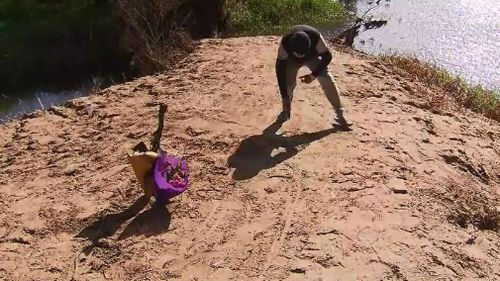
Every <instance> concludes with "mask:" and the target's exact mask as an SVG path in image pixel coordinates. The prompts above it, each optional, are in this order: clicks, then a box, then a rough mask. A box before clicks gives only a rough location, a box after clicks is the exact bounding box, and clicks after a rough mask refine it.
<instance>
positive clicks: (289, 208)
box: [262, 167, 304, 274]
mask: <svg viewBox="0 0 500 281" xmlns="http://www.w3.org/2000/svg"><path fill="white" fill-rule="evenodd" d="M295 168H297V167H295ZM298 182H299V183H300V184H299V185H296V186H295V188H296V191H295V194H294V195H292V196H290V197H288V200H287V204H286V205H285V207H284V209H285V210H286V213H285V214H284V215H283V217H285V224H284V226H283V229H282V230H281V233H280V236H279V238H278V239H276V240H274V241H273V243H272V245H271V250H270V251H269V256H268V258H267V261H266V264H265V266H264V270H263V272H262V274H265V273H266V272H267V270H268V269H269V267H271V265H272V262H273V260H274V259H275V258H276V256H277V255H278V252H279V250H280V248H281V247H282V246H283V241H284V240H285V236H286V233H287V232H288V230H289V229H290V226H291V224H292V220H293V218H294V215H295V209H296V208H297V205H298V203H299V200H300V195H301V193H302V187H303V185H304V184H303V182H302V180H299V181H298Z"/></svg>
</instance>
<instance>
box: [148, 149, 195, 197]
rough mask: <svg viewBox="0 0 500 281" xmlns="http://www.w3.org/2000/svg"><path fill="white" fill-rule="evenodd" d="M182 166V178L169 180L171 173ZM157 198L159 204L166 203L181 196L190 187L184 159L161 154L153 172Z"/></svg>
mask: <svg viewBox="0 0 500 281" xmlns="http://www.w3.org/2000/svg"><path fill="white" fill-rule="evenodd" d="M179 165H180V171H181V177H179V178H177V179H173V178H171V179H168V176H167V171H168V172H170V171H171V170H172V169H175V168H176V167H178V166H179ZM153 178H154V182H155V196H156V200H157V201H158V203H166V202H167V201H168V200H169V199H171V198H173V197H175V196H178V195H180V194H181V193H183V192H184V191H186V189H187V188H188V186H189V172H188V169H187V163H186V161H185V160H184V159H182V158H180V157H176V156H174V155H169V154H163V153H162V154H160V155H159V156H158V159H157V160H156V162H155V167H154V170H153Z"/></svg>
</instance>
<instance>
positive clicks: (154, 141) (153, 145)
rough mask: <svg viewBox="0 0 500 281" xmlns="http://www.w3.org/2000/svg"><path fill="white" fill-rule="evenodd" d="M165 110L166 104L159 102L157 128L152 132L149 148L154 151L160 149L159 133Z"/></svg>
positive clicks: (161, 131)
mask: <svg viewBox="0 0 500 281" xmlns="http://www.w3.org/2000/svg"><path fill="white" fill-rule="evenodd" d="M165 112H167V105H166V104H163V103H160V108H159V112H158V128H157V129H156V131H155V132H154V133H153V137H152V139H151V150H152V151H154V152H158V150H159V149H160V140H161V135H162V133H163V123H164V118H165Z"/></svg>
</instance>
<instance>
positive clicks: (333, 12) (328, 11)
mask: <svg viewBox="0 0 500 281" xmlns="http://www.w3.org/2000/svg"><path fill="white" fill-rule="evenodd" d="M226 10H227V12H228V14H229V17H228V20H229V22H228V30H229V33H232V34H239V35H255V34H273V33H277V32H282V31H284V30H286V29H287V28H289V27H290V26H293V25H296V24H309V25H313V26H322V25H328V24H340V23H341V22H342V21H343V20H344V18H345V13H344V7H343V5H342V4H341V3H339V2H337V1H335V0H240V1H238V0H228V1H227V2H226Z"/></svg>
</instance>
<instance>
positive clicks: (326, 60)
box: [312, 35, 332, 77]
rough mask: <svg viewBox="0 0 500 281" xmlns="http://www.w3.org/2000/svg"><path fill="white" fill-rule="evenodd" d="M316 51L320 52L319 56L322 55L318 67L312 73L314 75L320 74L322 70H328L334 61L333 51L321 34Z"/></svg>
mask: <svg viewBox="0 0 500 281" xmlns="http://www.w3.org/2000/svg"><path fill="white" fill-rule="evenodd" d="M316 52H318V54H319V56H320V57H321V63H320V64H319V66H318V68H317V69H315V70H314V71H313V72H312V75H313V76H314V77H317V76H319V75H320V74H321V72H323V71H324V70H326V68H327V67H328V65H329V64H330V62H331V61H332V53H331V52H330V50H329V49H328V47H327V46H326V42H325V39H324V38H323V36H322V35H320V38H319V40H318V44H317V45H316Z"/></svg>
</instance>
